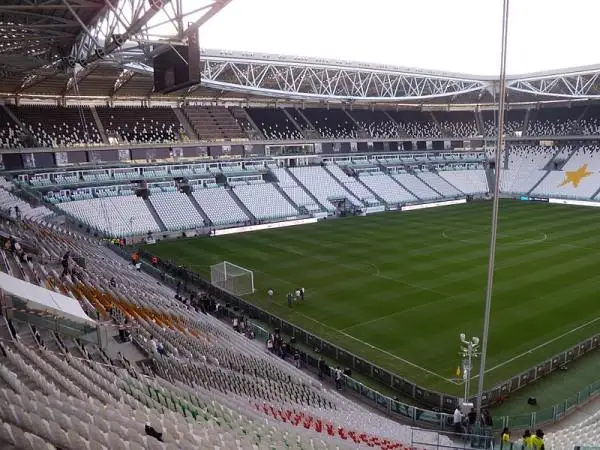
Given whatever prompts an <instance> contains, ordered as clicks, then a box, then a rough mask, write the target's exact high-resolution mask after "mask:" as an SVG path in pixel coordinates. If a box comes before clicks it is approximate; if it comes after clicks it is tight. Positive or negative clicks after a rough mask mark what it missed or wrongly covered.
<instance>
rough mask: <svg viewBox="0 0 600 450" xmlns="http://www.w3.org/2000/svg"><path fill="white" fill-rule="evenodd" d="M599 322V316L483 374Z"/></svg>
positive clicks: (476, 376)
mask: <svg viewBox="0 0 600 450" xmlns="http://www.w3.org/2000/svg"><path fill="white" fill-rule="evenodd" d="M599 320H600V316H598V317H596V318H595V319H592V320H589V321H587V322H585V323H584V324H581V325H579V326H578V327H575V328H573V329H571V330H569V331H566V332H564V333H563V334H561V335H559V336H556V337H554V338H552V339H550V340H548V341H546V342H543V343H541V344H540V345H537V346H535V347H533V348H530V349H529V350H527V351H524V352H523V353H520V354H518V355H516V356H513V357H512V358H510V359H507V360H506V361H504V362H501V363H500V364H496V365H495V366H494V367H490V368H489V369H486V371H485V372H484V374H487V373H489V372H492V371H494V370H496V369H499V368H500V367H504V366H506V365H507V364H510V363H511V362H513V361H516V360H517V359H520V358H523V357H524V356H527V355H530V354H532V353H533V352H535V351H537V350H539V349H541V348H544V347H546V346H547V345H550V344H552V343H554V342H556V341H558V340H560V339H562V338H564V337H565V336H568V335H569V334H572V333H575V332H576V331H579V330H582V329H583V328H585V327H587V326H589V325H592V324H593V323H596V322H598V321H599ZM476 378H479V374H477V375H475V376H474V377H472V378H471V379H472V380H474V379H476Z"/></svg>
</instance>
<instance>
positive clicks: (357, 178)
mask: <svg viewBox="0 0 600 450" xmlns="http://www.w3.org/2000/svg"><path fill="white" fill-rule="evenodd" d="M353 178H354V179H356V181H358V182H359V183H360V184H362V185H363V186H364V188H365V189H366V190H367V191H369V192H370V193H371V194H373V197H375V198H376V199H377V201H378V202H380V203H381V204H382V205H387V202H386V201H385V200H384V199H383V198H381V197H380V196H379V195H377V193H376V192H375V191H374V190H373V189H371V188H370V187H369V186H367V185H366V184H365V183H363V182H362V181H361V179H360V177H359V176H357V175H353Z"/></svg>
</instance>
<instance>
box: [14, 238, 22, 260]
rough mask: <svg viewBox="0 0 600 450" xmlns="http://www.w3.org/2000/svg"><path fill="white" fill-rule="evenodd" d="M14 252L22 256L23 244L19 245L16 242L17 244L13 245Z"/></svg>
mask: <svg viewBox="0 0 600 450" xmlns="http://www.w3.org/2000/svg"><path fill="white" fill-rule="evenodd" d="M13 250H14V251H15V254H16V255H17V256H19V257H20V256H22V255H23V247H21V244H19V243H18V242H16V241H15V243H14V244H13Z"/></svg>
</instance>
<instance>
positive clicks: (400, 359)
mask: <svg viewBox="0 0 600 450" xmlns="http://www.w3.org/2000/svg"><path fill="white" fill-rule="evenodd" d="M295 313H296V314H298V315H299V316H302V317H304V318H306V319H308V320H311V321H313V322H315V323H316V324H319V325H321V326H322V327H324V328H328V329H329V330H332V331H335V332H336V333H340V334H341V335H343V336H345V337H347V338H348V339H352V340H353V341H356V342H358V343H360V344H363V345H365V346H367V347H369V348H371V349H373V350H376V351H378V352H380V353H383V354H384V355H387V356H389V357H390V358H394V359H396V360H398V361H401V362H403V363H404V364H407V365H409V366H411V367H414V368H415V369H418V370H421V371H422V372H425V373H428V374H429V375H433V376H435V377H437V378H440V379H442V380H444V381H447V382H448V383H452V384H456V381H454V380H453V379H451V378H446V377H444V376H442V375H440V374H439V373H435V372H433V371H431V370H429V369H426V368H425V367H421V366H419V365H418V364H415V363H412V362H410V361H408V360H406V359H404V358H401V357H400V356H398V355H394V354H393V353H390V352H388V351H387V350H383V349H381V348H379V347H375V346H374V345H372V344H369V343H368V342H365V341H363V340H361V339H358V338H356V337H354V336H352V335H351V334H348V333H345V332H344V331H342V330H338V329H337V328H333V327H330V326H329V325H327V324H325V323H323V322H320V321H318V320H317V319H314V318H312V317H310V316H308V315H306V314H304V313H302V312H299V311H296V312H295Z"/></svg>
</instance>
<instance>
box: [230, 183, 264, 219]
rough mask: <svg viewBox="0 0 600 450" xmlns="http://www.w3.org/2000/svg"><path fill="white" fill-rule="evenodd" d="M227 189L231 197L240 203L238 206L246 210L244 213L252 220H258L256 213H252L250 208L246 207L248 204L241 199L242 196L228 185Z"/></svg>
mask: <svg viewBox="0 0 600 450" xmlns="http://www.w3.org/2000/svg"><path fill="white" fill-rule="evenodd" d="M226 191H227V192H228V193H229V195H231V198H232V199H233V201H234V202H236V203H237V204H238V206H239V207H240V208H241V209H242V211H244V214H246V215H247V216H248V218H249V219H250V220H254V221H257V222H258V220H257V219H256V217H254V214H252V213H251V212H250V210H249V209H248V208H246V205H244V202H243V201H241V200H240V198H239V197H238V196H237V195H236V194H235V192H233V189H231V188H230V187H228V188H226Z"/></svg>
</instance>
